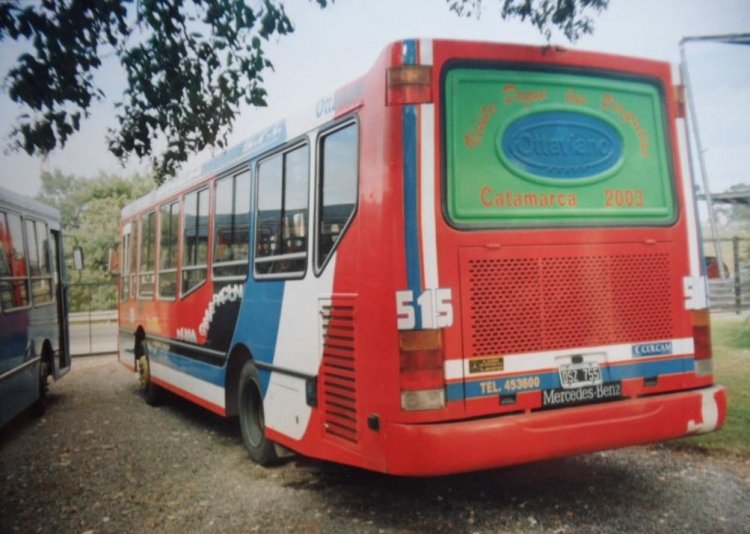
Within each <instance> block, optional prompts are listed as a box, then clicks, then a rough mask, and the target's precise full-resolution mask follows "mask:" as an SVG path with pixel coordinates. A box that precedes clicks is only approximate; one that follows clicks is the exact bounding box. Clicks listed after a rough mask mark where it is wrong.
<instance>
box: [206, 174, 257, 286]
mask: <svg viewBox="0 0 750 534" xmlns="http://www.w3.org/2000/svg"><path fill="white" fill-rule="evenodd" d="M214 206H215V209H214V261H213V271H214V278H217V279H228V278H244V277H245V276H246V275H247V262H248V257H249V256H248V253H249V251H250V171H248V170H244V171H242V172H240V173H238V174H235V175H233V176H227V177H226V178H222V179H220V180H217V181H216V197H215V200H214Z"/></svg>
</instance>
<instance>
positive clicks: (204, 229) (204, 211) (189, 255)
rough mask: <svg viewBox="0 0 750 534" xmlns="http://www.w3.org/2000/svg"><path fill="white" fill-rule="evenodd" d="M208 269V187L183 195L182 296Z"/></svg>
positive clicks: (193, 287) (196, 285)
mask: <svg viewBox="0 0 750 534" xmlns="http://www.w3.org/2000/svg"><path fill="white" fill-rule="evenodd" d="M207 269H208V189H207V188H205V189H200V190H198V191H193V192H192V193H188V194H187V195H185V198H184V200H183V207H182V289H181V294H182V295H183V296H184V295H186V294H187V293H189V292H190V291H192V290H193V289H195V288H196V287H198V286H199V285H201V284H202V283H203V282H205V280H206V274H207Z"/></svg>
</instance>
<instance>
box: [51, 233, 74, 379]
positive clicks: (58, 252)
mask: <svg viewBox="0 0 750 534" xmlns="http://www.w3.org/2000/svg"><path fill="white" fill-rule="evenodd" d="M51 232H52V262H53V268H54V272H55V275H54V276H55V300H56V301H57V328H58V336H59V339H58V343H59V349H58V356H57V361H56V362H55V369H54V376H55V380H57V379H58V378H59V377H60V376H62V375H63V374H65V373H66V372H67V371H69V370H70V333H69V331H68V286H67V284H66V283H65V268H64V265H63V258H64V257H65V256H64V255H63V248H62V234H61V233H60V231H59V230H51Z"/></svg>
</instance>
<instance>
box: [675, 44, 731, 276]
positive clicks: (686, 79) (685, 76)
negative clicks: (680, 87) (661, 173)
mask: <svg viewBox="0 0 750 534" xmlns="http://www.w3.org/2000/svg"><path fill="white" fill-rule="evenodd" d="M688 40H689V39H683V40H682V41H680V59H681V65H680V70H681V71H682V83H683V84H684V86H685V93H686V100H687V103H688V109H689V113H688V117H686V119H685V130H686V134H687V148H688V164H689V165H690V174H691V175H693V176H695V172H694V169H693V154H692V148H691V146H692V145H691V143H690V128H689V126H688V124H689V125H692V127H693V135H694V138H695V147H696V150H697V152H698V154H697V157H698V164H699V165H700V173H701V179H702V182H703V192H704V194H705V195H706V205H707V207H708V223H709V226H710V227H711V236H712V238H713V241H714V248H715V249H716V261H718V262H719V276H721V278H722V279H724V278H726V277H727V270H726V269H725V268H724V258H723V255H722V253H721V242H720V241H719V231H718V229H717V228H716V214H715V213H714V202H713V197H712V196H711V189H710V187H709V185H708V173H707V171H706V162H705V159H704V158H703V145H702V143H701V136H700V128H699V127H698V115H697V113H696V112H695V102H694V100H693V90H692V89H693V88H692V86H691V85H690V75H689V73H688V65H687V56H686V54H685V42H686V41H688Z"/></svg>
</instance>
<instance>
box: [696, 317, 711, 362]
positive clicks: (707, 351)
mask: <svg viewBox="0 0 750 534" xmlns="http://www.w3.org/2000/svg"><path fill="white" fill-rule="evenodd" d="M693 345H694V350H695V359H696V360H708V359H710V358H711V356H712V355H713V353H712V351H711V317H710V315H709V312H708V310H700V311H696V312H693Z"/></svg>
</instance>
